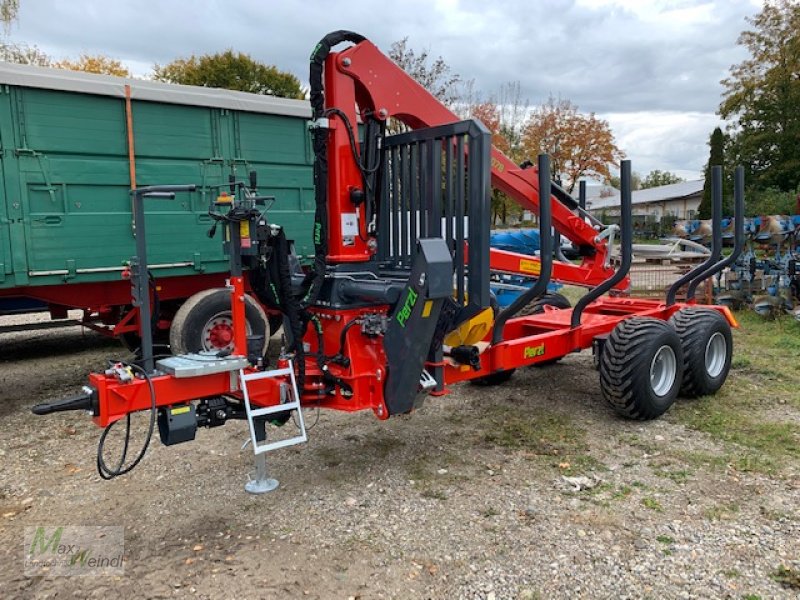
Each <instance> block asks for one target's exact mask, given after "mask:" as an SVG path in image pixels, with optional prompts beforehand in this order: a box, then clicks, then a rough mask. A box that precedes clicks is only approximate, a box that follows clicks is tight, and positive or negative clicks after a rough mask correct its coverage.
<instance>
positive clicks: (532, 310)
mask: <svg viewBox="0 0 800 600" xmlns="http://www.w3.org/2000/svg"><path fill="white" fill-rule="evenodd" d="M545 306H552V307H553V308H572V303H570V301H569V300H568V299H567V298H566V296H562V295H561V294H557V293H555V292H548V293H547V294H544V295H543V296H539V297H538V298H537V299H536V300H532V301H531V302H530V303H528V305H527V306H526V307H525V308H523V309H522V310H521V311H520V312H519V316H527V315H538V314H541V313H543V312H544V307H545Z"/></svg>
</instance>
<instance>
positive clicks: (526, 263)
mask: <svg viewBox="0 0 800 600" xmlns="http://www.w3.org/2000/svg"><path fill="white" fill-rule="evenodd" d="M519 270H520V271H522V272H523V273H530V274H531V275H538V274H539V273H541V272H542V263H540V262H539V261H538V260H529V259H527V258H521V259H520V261H519Z"/></svg>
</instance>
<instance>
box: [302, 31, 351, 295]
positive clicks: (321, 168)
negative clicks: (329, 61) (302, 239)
mask: <svg viewBox="0 0 800 600" xmlns="http://www.w3.org/2000/svg"><path fill="white" fill-rule="evenodd" d="M365 39H366V38H364V36H362V35H359V34H357V33H353V32H352V31H345V30H339V31H334V32H332V33H329V34H328V35H326V36H325V37H324V38H322V39H321V40H320V42H319V43H318V44H317V45H316V46H315V47H314V51H313V52H312V53H311V60H310V66H309V74H308V81H309V85H310V88H311V89H310V99H311V113H312V118H313V119H315V120H316V119H321V118H323V116H324V113H325V85H324V82H323V67H324V65H325V59H326V58H327V57H328V55H329V54H330V52H331V49H332V48H333V47H334V46H337V45H338V44H341V43H343V42H352V43H354V44H358V43H360V42H363V41H364V40H365ZM312 137H313V140H312V141H313V150H314V191H315V195H314V198H315V204H316V209H315V211H314V266H313V268H312V270H311V271H310V272H309V274H308V276H307V277H306V279H305V281H304V282H303V288H304V290H305V293H304V295H303V298H302V300H301V306H302V308H303V309H305V308H307V307H308V306H311V305H312V304H313V303H314V302H315V301H316V300H317V297H318V296H319V292H320V290H321V288H322V283H323V282H324V280H325V270H326V268H327V255H328V187H327V183H328V129H327V128H324V127H315V128H314V129H313V134H312Z"/></svg>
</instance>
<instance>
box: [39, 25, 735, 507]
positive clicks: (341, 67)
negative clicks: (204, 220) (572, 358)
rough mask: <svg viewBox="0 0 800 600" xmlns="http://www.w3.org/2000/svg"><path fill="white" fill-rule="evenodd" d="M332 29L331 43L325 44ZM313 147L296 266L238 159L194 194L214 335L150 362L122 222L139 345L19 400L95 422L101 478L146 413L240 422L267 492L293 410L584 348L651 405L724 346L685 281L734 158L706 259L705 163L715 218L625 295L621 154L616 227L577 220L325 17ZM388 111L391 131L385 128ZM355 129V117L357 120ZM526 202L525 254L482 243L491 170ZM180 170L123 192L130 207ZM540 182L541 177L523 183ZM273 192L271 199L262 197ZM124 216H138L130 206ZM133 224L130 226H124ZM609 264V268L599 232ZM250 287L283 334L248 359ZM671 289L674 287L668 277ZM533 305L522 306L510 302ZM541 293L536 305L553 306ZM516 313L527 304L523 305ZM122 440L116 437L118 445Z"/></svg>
mask: <svg viewBox="0 0 800 600" xmlns="http://www.w3.org/2000/svg"><path fill="white" fill-rule="evenodd" d="M343 43H349V44H350V45H349V46H347V47H345V48H344V49H343V50H341V51H338V52H334V51H333V48H334V47H336V46H338V45H339V44H343ZM310 85H311V105H312V111H313V120H312V121H311V123H310V126H309V127H310V130H311V133H312V137H313V150H314V156H315V166H314V182H315V189H316V214H315V224H314V232H313V237H314V240H313V242H314V249H315V260H314V263H313V265H312V266H311V268H309V269H307V270H305V271H303V270H301V269H300V268H299V267H298V266H297V263H296V261H294V260H293V258H292V255H291V252H290V250H289V245H288V243H287V241H286V236H285V235H284V233H283V230H282V228H281V227H280V225H279V224H275V223H271V222H270V220H269V211H268V210H267V207H268V205H270V204H271V202H272V200H273V199H271V198H267V197H264V196H259V194H258V186H257V181H256V178H255V175H252V176H251V177H250V179H249V181H237V182H234V188H235V193H232V194H223V195H221V196H220V197H218V198H217V199H216V201H215V202H214V203H213V206H212V207H211V208H210V210H209V214H210V216H211V217H212V218H213V219H214V220H215V222H217V223H219V224H221V225H222V229H223V243H224V246H225V250H226V252H227V253H228V255H229V259H230V279H229V285H228V287H229V290H230V294H231V312H232V314H233V328H234V347H233V350H232V352H227V351H223V352H217V351H210V352H200V353H193V354H182V355H176V356H169V357H165V358H160V359H158V360H156V358H155V357H154V356H153V352H152V344H151V339H150V338H151V335H150V332H149V331H148V330H147V329H148V328H149V327H148V324H149V319H148V318H147V316H148V315H149V311H150V307H149V302H148V298H149V296H148V293H147V290H148V287H147V285H148V283H147V276H146V273H147V257H146V244H145V238H146V234H144V232H143V231H142V233H143V235H141V236H137V244H138V247H137V257H136V258H135V259H134V260H133V261H132V263H133V273H132V279H133V284H134V285H133V298H134V300H133V304H134V305H135V306H137V307H139V309H140V311H141V312H142V315H143V318H142V320H141V323H142V337H143V356H142V359H141V360H140V361H137V362H135V363H111V364H110V365H109V367H108V368H107V369H106V370H104V371H100V372H97V373H92V374H91V375H90V376H89V382H88V385H87V386H85V387H84V389H83V391H82V392H81V393H80V394H78V395H77V396H75V397H73V398H69V399H66V400H62V401H59V402H54V403H46V404H40V405H37V406H35V407H34V408H33V411H34V412H35V413H36V414H47V413H50V412H56V411H61V410H78V409H82V410H88V411H89V412H90V413H91V415H92V417H93V419H94V421H95V423H96V424H97V425H99V426H101V427H104V428H105V431H104V432H103V434H102V436H101V439H100V444H99V448H98V459H97V464H98V470H99V471H100V474H101V476H103V477H104V478H111V477H114V476H116V475H119V474H122V473H126V472H128V471H130V470H131V469H132V468H133V467H134V466H135V465H136V464H137V463H138V462H139V461H140V460H141V458H142V456H143V455H144V452H145V450H146V448H147V442H149V439H150V435H152V432H153V430H154V429H155V425H156V423H157V424H158V429H159V433H160V436H161V440H162V442H163V443H165V444H168V445H169V444H174V443H178V442H183V441H188V440H191V439H194V437H195V435H196V431H197V428H198V426H205V427H213V426H217V425H222V424H223V423H225V422H227V421H228V420H230V419H242V420H246V421H247V422H248V426H249V430H250V438H251V441H252V443H253V449H254V451H255V453H256V477H255V479H252V480H251V481H249V482H248V484H247V486H246V489H247V490H248V491H250V492H253V493H260V492H265V491H268V490H270V489H274V487H275V486H276V485H277V482H276V481H275V480H273V479H270V478H269V477H268V476H267V470H266V461H265V453H266V452H267V451H270V450H274V449H277V448H280V447H284V446H288V445H290V444H295V443H299V442H303V441H305V440H306V430H305V424H304V420H303V408H304V407H320V408H331V409H336V410H343V411H357V410H371V411H373V412H374V414H375V416H376V417H378V418H379V419H387V418H389V417H390V416H393V415H398V414H406V413H409V412H411V411H413V410H414V409H415V408H416V407H418V406H419V405H420V404H421V402H422V401H423V400H424V398H425V397H426V396H428V395H433V396H436V395H441V394H445V393H447V391H448V389H449V386H451V385H452V384H455V383H457V382H461V381H471V382H473V383H476V384H481V385H495V384H500V383H503V382H505V381H507V380H508V379H509V378H510V377H511V376H512V375H513V373H514V370H515V369H517V368H521V367H527V366H532V365H542V364H547V363H552V362H555V361H557V360H559V359H560V358H562V357H563V356H565V355H567V354H570V353H572V352H577V351H580V350H583V349H588V348H592V350H593V352H594V357H595V365H596V367H597V368H598V370H599V372H600V393H601V394H602V396H603V397H604V398H605V399H606V401H607V402H608V403H609V404H610V405H611V407H612V408H613V409H614V410H615V411H616V412H617V413H619V414H620V415H622V416H625V417H628V418H633V419H652V418H655V417H658V416H659V415H661V414H663V413H664V411H666V410H667V409H668V408H669V407H670V405H671V404H672V403H673V402H674V401H675V399H676V397H677V396H678V395H679V394H684V395H687V396H696V395H707V394H714V393H715V392H717V390H719V389H720V387H721V386H722V385H723V383H724V382H725V379H726V377H727V375H728V370H729V368H730V363H731V355H732V350H733V344H732V339H731V329H730V328H731V326H736V322H735V320H734V318H733V316H732V315H731V314H730V312H728V310H727V309H725V308H724V307H718V306H713V307H704V308H700V307H697V306H695V302H694V291H695V288H696V285H697V283H698V282H700V281H701V280H703V279H706V278H708V277H710V276H712V275H713V274H714V273H716V272H718V271H719V270H720V269H722V268H724V267H725V266H726V265H728V264H730V263H731V262H733V261H734V260H735V259H736V256H737V255H738V253H739V252H740V250H741V246H742V241H743V227H742V223H743V221H742V215H743V204H744V198H743V182H744V180H743V171H742V169H741V168H740V169H738V170H737V172H736V179H735V180H736V241H737V243H736V247H735V248H734V252H733V254H732V255H730V256H728V257H727V258H724V259H723V258H722V257H721V249H722V240H721V228H720V215H721V190H722V186H721V176H722V173H721V169H719V168H715V169H714V177H713V183H714V194H713V200H714V201H713V209H714V222H715V234H714V244H713V249H712V254H711V256H710V257H709V259H708V260H707V261H705V262H704V263H703V264H701V265H699V266H698V267H696V268H695V269H694V270H692V271H691V272H689V273H687V274H686V275H685V276H684V277H682V278H681V279H680V280H679V281H677V282H676V283H675V285H673V286H672V288H671V289H670V290H669V293H668V294H667V298H666V299H665V300H664V301H653V300H639V299H632V298H628V297H626V296H625V291H626V289H627V288H628V285H629V281H628V278H627V272H628V269H629V267H630V262H631V237H632V226H631V189H630V174H631V168H630V163H629V162H628V161H625V162H623V164H622V177H621V179H622V194H621V217H622V218H621V225H620V227H619V228H617V227H616V226H610V227H605V226H603V225H602V224H600V223H598V222H596V221H593V220H592V218H591V217H589V216H588V215H587V214H586V213H585V212H583V211H582V209H580V207H579V206H578V203H577V202H575V200H574V199H573V198H571V197H570V196H569V195H568V194H567V193H566V192H564V191H563V190H562V189H561V188H560V187H559V186H557V185H556V184H555V183H553V182H552V180H551V177H550V168H549V161H548V158H547V156H544V155H542V156H540V157H539V159H538V165H537V167H536V168H522V167H519V166H517V165H515V164H514V163H513V162H512V161H511V160H509V159H508V158H507V157H506V156H504V155H503V154H502V153H500V152H499V151H498V150H496V149H494V148H492V146H491V142H490V135H489V132H488V131H487V130H486V128H485V127H484V126H483V125H482V124H481V123H480V122H478V121H475V120H467V121H461V120H459V119H458V118H457V117H456V116H455V115H454V114H453V113H451V112H450V111H449V110H448V109H447V108H446V107H444V106H443V105H442V104H440V103H439V102H438V101H437V100H436V99H435V98H433V97H432V96H431V95H430V94H429V93H428V92H427V91H426V90H424V89H423V88H422V87H421V86H420V85H419V84H417V83H416V82H415V81H414V80H413V79H411V78H410V77H409V76H408V75H407V74H406V73H404V72H403V71H402V70H401V69H400V68H398V67H397V66H396V65H395V64H393V63H392V62H391V61H390V60H389V59H388V58H387V57H386V56H384V55H383V54H382V53H381V52H380V51H379V50H378V48H377V47H376V46H374V45H373V44H372V43H371V42H369V41H368V40H366V39H365V38H363V37H362V36H360V35H357V34H355V33H352V32H348V31H337V32H334V33H331V34H329V35H328V36H326V37H325V38H324V39H323V40H322V41H320V43H319V44H317V46H316V47H315V49H314V52H313V53H312V56H311V68H310ZM390 119H395V120H397V121H400V122H402V123H403V124H405V125H406V126H407V127H408V128H409V130H408V131H406V132H404V133H398V134H389V133H388V132H387V123H388V122H389V120H390ZM357 123H361V127H359V128H358V129H357V128H356V124H357ZM492 186H494V187H496V188H499V189H501V190H502V191H503V192H505V193H506V194H508V195H509V196H511V197H512V198H514V199H515V200H516V201H517V202H519V203H520V204H521V205H523V206H524V207H526V208H529V209H532V210H535V211H538V214H539V219H540V231H541V254H540V257H538V258H532V257H531V256H527V255H520V254H515V253H512V252H504V251H500V250H494V249H490V247H489V220H490V219H489V199H490V194H491V187H492ZM190 188H191V186H160V187H150V188H139V189H137V190H135V192H134V193H135V206H137V207H138V209H139V210H142V209H141V206H142V204H143V203H144V202H160V201H162V200H159V198H171V197H174V195H175V194H180V193H183V192H185V191H188V190H189V189H190ZM542 190H544V193H542ZM275 202H280V198H277V199H275ZM139 216H141V215H139ZM551 225H552V227H554V228H555V230H556V231H557V232H558V233H559V234H561V235H563V236H566V237H567V238H568V239H570V240H571V241H572V242H573V244H574V245H575V246H576V247H577V248H578V249H579V251H580V253H581V256H582V259H581V261H580V264H573V263H569V262H562V261H557V260H554V259H553V254H554V248H553V235H552V234H551ZM138 227H139V224H138V223H137V231H140V230H139V229H138ZM617 233H618V234H619V237H620V244H621V255H622V260H621V266H620V267H619V268H618V269H617V270H614V269H612V268H611V267H610V266H609V260H608V257H609V245H610V243H611V240H613V239H614V237H615V234H617ZM245 271H249V273H248V275H249V281H250V285H251V287H252V290H253V293H254V294H255V295H256V297H257V298H258V299H259V301H260V302H261V303H262V304H264V305H266V306H268V307H269V308H271V309H273V310H277V311H280V312H281V313H282V315H283V319H284V331H285V335H286V346H285V349H284V352H283V353H282V355H281V357H280V359H279V360H278V362H277V364H276V365H273V366H269V365H267V364H265V360H264V358H263V356H264V346H265V340H264V337H263V336H259V335H254V334H253V333H252V332H250V333H248V331H247V330H246V326H245V319H244V310H245V300H246V293H245V288H244V280H243V273H244V272H245ZM492 272H501V273H510V274H518V275H524V276H535V277H537V278H538V279H537V281H536V283H535V285H533V286H532V287H531V288H530V289H529V290H528V291H527V292H525V293H523V294H522V295H521V296H520V297H519V298H518V299H517V300H516V301H515V302H514V303H512V304H511V305H510V306H508V307H506V308H503V309H502V310H500V309H498V308H497V306H496V303H495V302H493V299H492V295H491V292H490V289H489V281H490V274H491V273H492ZM551 280H556V281H559V282H562V283H566V284H572V285H579V286H583V287H586V288H588V291H587V293H586V294H585V295H584V296H583V297H582V298H581V299H580V300H579V301H578V302H577V304H576V305H575V307H574V308H564V307H563V304H562V303H555V302H548V296H547V295H546V290H547V285H548V283H549V282H550V281H551ZM683 286H688V289H687V292H686V296H687V301H686V302H685V303H676V302H675V296H676V293H677V291H678V290H679V289H680V288H682V287H683ZM532 302H534V303H536V307H537V310H536V311H534V314H528V315H525V316H519V313H520V312H521V311H522V309H523V308H525V307H526V306H528V305H529V304H530V303H532ZM554 304H555V305H554ZM526 312H527V311H526ZM147 410H149V411H150V433H149V434H148V438H147V440H146V443H145V445H144V446H143V448H142V450H141V452H140V453H139V454H138V456H137V457H135V458H134V459H133V461H130V462H129V464H127V465H125V456H123V457H122V460H119V461H118V462H116V465H117V466H109V465H108V464H107V463H106V461H105V458H104V454H103V445H104V442H105V439H106V436H107V434H108V432H109V431H110V429H111V427H112V426H113V425H114V423H116V422H117V421H119V420H121V419H123V418H126V419H127V431H126V435H128V434H129V432H130V415H131V413H134V412H136V411H147ZM293 415H296V419H294V422H295V425H296V426H297V428H298V431H297V433H296V435H292V436H290V437H286V436H283V437H282V438H274V439H273V438H272V437H270V439H268V436H267V430H268V425H280V424H285V423H287V422H288V421H289V419H290V418H291V417H292V416H293ZM126 448H127V444H126Z"/></svg>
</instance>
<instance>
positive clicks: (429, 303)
mask: <svg viewBox="0 0 800 600" xmlns="http://www.w3.org/2000/svg"><path fill="white" fill-rule="evenodd" d="M432 310H433V300H425V305H424V306H423V307H422V318H423V319H427V318H428V317H430V316H431V311H432Z"/></svg>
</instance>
